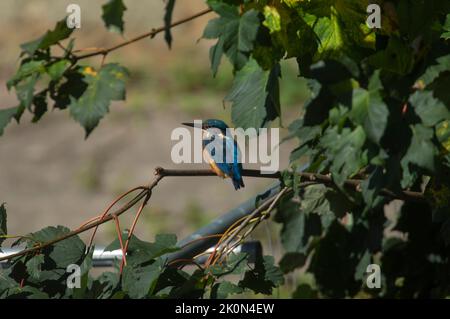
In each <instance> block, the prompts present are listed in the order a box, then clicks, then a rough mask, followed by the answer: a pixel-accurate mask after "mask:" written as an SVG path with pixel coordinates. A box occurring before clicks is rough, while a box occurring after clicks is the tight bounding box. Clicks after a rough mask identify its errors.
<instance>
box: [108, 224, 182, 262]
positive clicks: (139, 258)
mask: <svg viewBox="0 0 450 319" xmlns="http://www.w3.org/2000/svg"><path fill="white" fill-rule="evenodd" d="M127 238H128V233H126V232H123V233H122V241H123V242H125V241H126V240H127ZM176 244H177V237H176V236H175V235H173V234H158V235H156V236H155V242H154V243H148V242H145V241H142V240H140V239H139V238H137V237H136V236H134V235H133V236H132V237H131V239H130V242H129V246H128V251H127V254H128V256H127V262H128V263H129V264H132V265H138V264H142V263H145V262H149V261H152V260H154V259H156V258H158V257H160V256H163V255H165V254H168V253H172V252H175V251H177V250H179V249H180V248H179V247H177V246H176ZM115 249H120V243H119V240H118V239H116V240H114V241H113V242H112V243H111V244H110V245H108V247H106V250H115Z"/></svg>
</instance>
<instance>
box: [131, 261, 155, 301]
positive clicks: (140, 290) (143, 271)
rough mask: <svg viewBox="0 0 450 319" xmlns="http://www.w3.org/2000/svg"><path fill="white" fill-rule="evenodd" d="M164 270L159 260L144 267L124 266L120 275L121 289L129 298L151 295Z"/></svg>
mask: <svg viewBox="0 0 450 319" xmlns="http://www.w3.org/2000/svg"><path fill="white" fill-rule="evenodd" d="M163 270H164V263H163V262H162V261H161V259H158V260H156V261H155V262H153V263H152V264H150V265H145V266H137V265H134V266H131V265H129V266H126V267H125V268H124V270H123V275H122V288H123V290H124V291H125V292H127V293H128V295H129V296H130V298H133V299H135V298H136V299H138V298H144V297H146V296H147V295H149V294H152V293H153V290H154V289H155V286H156V282H157V280H158V278H159V276H160V274H161V273H162V272H163Z"/></svg>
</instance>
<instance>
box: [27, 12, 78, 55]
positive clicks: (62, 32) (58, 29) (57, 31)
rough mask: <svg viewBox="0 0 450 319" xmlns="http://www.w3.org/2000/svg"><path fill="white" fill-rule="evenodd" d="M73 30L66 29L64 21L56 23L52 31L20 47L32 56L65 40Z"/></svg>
mask: <svg viewBox="0 0 450 319" xmlns="http://www.w3.org/2000/svg"><path fill="white" fill-rule="evenodd" d="M73 30H74V29H70V28H69V27H67V23H66V19H63V20H60V21H58V23H57V24H56V26H55V28H54V29H53V30H49V31H47V32H46V33H45V34H44V35H43V36H42V37H40V38H39V39H36V40H33V41H30V42H27V43H24V44H22V45H21V46H20V47H21V48H22V50H23V51H24V52H26V53H27V54H29V55H30V56H33V55H34V53H35V52H36V51H37V50H46V49H48V48H49V47H50V46H52V45H54V44H56V43H58V42H59V41H61V40H64V39H67V38H68V37H69V36H70V35H71V34H72V32H73Z"/></svg>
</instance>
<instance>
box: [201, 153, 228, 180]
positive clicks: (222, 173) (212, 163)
mask: <svg viewBox="0 0 450 319" xmlns="http://www.w3.org/2000/svg"><path fill="white" fill-rule="evenodd" d="M203 156H204V158H205V159H206V160H207V161H208V163H209V166H211V169H212V170H213V172H214V173H216V174H217V176H220V177H222V178H225V177H228V176H227V175H226V174H225V173H224V172H222V171H221V170H220V169H219V168H218V167H217V165H216V162H214V160H213V159H212V158H211V156H210V155H209V153H208V152H207V151H206V150H203Z"/></svg>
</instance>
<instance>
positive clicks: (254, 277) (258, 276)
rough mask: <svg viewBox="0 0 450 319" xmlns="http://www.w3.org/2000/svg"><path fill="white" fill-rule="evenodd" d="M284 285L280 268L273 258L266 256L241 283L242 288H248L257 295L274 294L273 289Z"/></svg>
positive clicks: (247, 273)
mask: <svg viewBox="0 0 450 319" xmlns="http://www.w3.org/2000/svg"><path fill="white" fill-rule="evenodd" d="M283 283H284V276H283V273H282V271H281V270H280V268H278V267H276V266H275V265H274V258H273V257H272V256H264V257H263V259H262V260H259V261H257V262H256V263H255V268H254V269H253V270H249V271H247V272H246V273H245V275H244V278H243V279H242V280H241V281H240V282H239V286H240V287H242V288H248V289H251V290H253V291H254V292H255V293H263V294H266V295H270V294H272V288H275V287H278V286H280V285H282V284H283Z"/></svg>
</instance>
